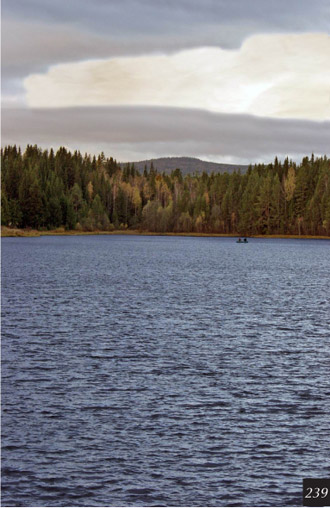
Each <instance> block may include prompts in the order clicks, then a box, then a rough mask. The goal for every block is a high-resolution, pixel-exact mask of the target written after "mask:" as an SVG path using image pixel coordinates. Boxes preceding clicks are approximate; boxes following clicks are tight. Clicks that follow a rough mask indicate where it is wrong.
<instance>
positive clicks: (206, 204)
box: [1, 146, 330, 236]
mask: <svg viewBox="0 0 330 508" xmlns="http://www.w3.org/2000/svg"><path fill="white" fill-rule="evenodd" d="M1 162H2V177H1V178H2V205H1V207H2V224H3V225H5V226H8V227H19V228H37V229H42V228H44V229H54V228H57V227H60V226H64V227H65V228H66V229H77V230H85V231H94V230H112V229H126V228H130V229H141V230H146V231H154V232H187V233H189V232H197V233H224V234H226V233H235V234H236V233H237V234H239V235H246V236H248V235H253V234H299V235H300V234H301V235H330V160H329V159H328V158H327V157H326V156H324V157H321V158H314V156H313V155H312V156H311V157H310V158H309V157H305V158H304V159H303V160H302V162H301V163H300V164H299V165H298V164H295V163H294V162H292V161H289V160H288V159H285V160H284V162H282V163H281V162H279V161H278V159H277V158H275V161H274V162H273V163H272V164H268V165H264V164H257V165H255V166H253V167H252V166H249V169H248V171H247V172H246V173H245V174H240V172H239V171H238V172H234V173H233V174H228V173H223V174H211V175H208V174H206V173H203V174H201V175H200V174H193V175H186V176H185V177H183V176H182V174H181V171H180V169H176V170H175V171H173V172H172V173H171V174H165V173H161V174H160V173H158V172H157V170H156V169H155V168H153V167H151V168H150V170H149V171H148V170H147V169H145V170H144V172H143V173H142V172H139V171H137V170H136V169H135V167H134V165H130V164H128V165H127V166H126V167H124V168H121V167H120V166H119V164H117V162H116V161H115V160H114V159H113V158H111V157H110V158H106V157H105V156H104V154H103V153H101V154H100V155H99V156H98V157H91V156H89V155H87V154H86V155H84V156H83V155H82V154H81V153H80V152H77V151H76V152H74V153H70V152H69V151H68V150H66V149H65V148H60V149H59V150H58V151H57V152H56V153H54V151H53V150H52V149H51V150H49V151H48V150H41V149H40V148H38V147H37V146H27V148H26V150H25V152H24V153H22V152H21V149H20V148H17V147H16V146H7V147H5V148H4V149H2V150H1Z"/></svg>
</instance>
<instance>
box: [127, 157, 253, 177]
mask: <svg viewBox="0 0 330 508" xmlns="http://www.w3.org/2000/svg"><path fill="white" fill-rule="evenodd" d="M126 164H127V163H125V162H121V163H120V166H121V167H125V166H126ZM129 164H134V166H135V168H136V169H138V170H139V171H143V170H144V168H145V167H146V168H147V169H148V170H150V168H151V166H153V167H154V168H155V169H157V171H158V172H159V173H163V172H164V173H171V172H172V171H174V170H175V169H178V168H179V169H180V170H181V172H182V174H183V175H187V174H193V173H203V172H204V171H205V173H208V174H211V173H233V172H234V171H238V170H240V171H241V173H245V172H246V171H247V169H248V166H242V165H239V164H238V165H237V164H236V165H235V164H221V163H217V162H207V161H202V160H200V159H196V158H194V157H160V158H159V159H149V160H144V161H138V162H133V163H132V162H130V163H129Z"/></svg>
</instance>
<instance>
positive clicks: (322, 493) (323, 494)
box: [321, 487, 329, 499]
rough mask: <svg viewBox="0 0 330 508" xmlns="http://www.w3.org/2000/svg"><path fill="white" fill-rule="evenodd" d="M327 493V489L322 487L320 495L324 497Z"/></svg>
mask: <svg viewBox="0 0 330 508" xmlns="http://www.w3.org/2000/svg"><path fill="white" fill-rule="evenodd" d="M328 493H329V489H327V488H326V487H323V489H321V497H322V498H323V499H324V498H325V497H327V495H328Z"/></svg>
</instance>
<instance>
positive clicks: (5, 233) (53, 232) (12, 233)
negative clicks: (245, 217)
mask: <svg viewBox="0 0 330 508" xmlns="http://www.w3.org/2000/svg"><path fill="white" fill-rule="evenodd" d="M91 235H95V236H98V235H128V236H129V235H131V236H187V237H202V238H203V237H205V238H238V237H241V238H242V237H244V235H239V234H233V233H193V232H192V233H155V232H151V231H140V230H136V229H135V230H133V229H132V230H128V229H124V230H115V231H76V230H65V229H64V228H57V229H50V230H48V231H39V230H36V229H15V228H8V227H6V226H1V237H2V238H38V237H40V236H91ZM247 238H270V239H271V238H279V239H288V240H330V236H323V235H322V236H313V235H280V234H279V235H251V236H248V237H247Z"/></svg>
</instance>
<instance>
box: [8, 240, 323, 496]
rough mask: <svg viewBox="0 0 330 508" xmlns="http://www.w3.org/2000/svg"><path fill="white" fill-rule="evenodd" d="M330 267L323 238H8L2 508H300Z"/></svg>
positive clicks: (314, 449) (313, 473) (318, 431)
mask: <svg viewBox="0 0 330 508" xmlns="http://www.w3.org/2000/svg"><path fill="white" fill-rule="evenodd" d="M329 273H330V242H329V241H321V240H279V239H250V240H249V243H248V244H247V245H244V244H243V245H239V244H236V242H235V239H233V238H189V237H160V236H158V237H157V236H155V237H150V236H149V237H147V236H146V237H143V236H125V235H121V236H72V237H69V236H67V237H60V236H56V237H51V236H49V237H46V236H45V237H40V238H4V239H3V240H2V446H3V448H2V489H3V498H2V503H3V505H6V506H17V505H19V506H146V505H147V506H205V505H206V506H299V505H301V504H302V479H303V478H306V477H312V478H313V477H315V478H318V477H319V478H322V477H323V478H324V477H328V476H329V473H330V460H329V432H330V421H329V414H330V376H329V372H330V355H329V353H330V340H329V339H330V284H329Z"/></svg>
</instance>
